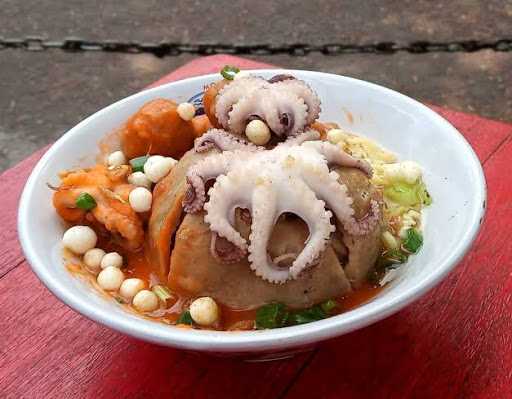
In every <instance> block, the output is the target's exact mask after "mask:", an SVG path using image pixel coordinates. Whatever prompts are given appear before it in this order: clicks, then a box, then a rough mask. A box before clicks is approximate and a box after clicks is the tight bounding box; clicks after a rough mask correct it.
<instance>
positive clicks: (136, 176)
mask: <svg viewBox="0 0 512 399" xmlns="http://www.w3.org/2000/svg"><path fill="white" fill-rule="evenodd" d="M128 183H130V184H133V185H134V186H137V187H145V188H147V189H148V190H149V189H150V188H151V180H149V179H148V177H147V176H146V175H145V174H144V173H143V172H133V173H132V174H131V175H130V176H128Z"/></svg>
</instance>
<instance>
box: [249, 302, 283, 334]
mask: <svg viewBox="0 0 512 399" xmlns="http://www.w3.org/2000/svg"><path fill="white" fill-rule="evenodd" d="M288 315H289V313H288V311H287V310H286V307H285V306H284V305H283V304H282V303H269V304H267V305H263V306H262V307H261V308H259V309H258V311H257V312H256V328H257V329H258V330H264V329H268V328H278V327H284V325H285V324H286V322H287V320H288Z"/></svg>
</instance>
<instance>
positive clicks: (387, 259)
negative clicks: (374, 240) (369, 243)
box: [377, 249, 407, 269]
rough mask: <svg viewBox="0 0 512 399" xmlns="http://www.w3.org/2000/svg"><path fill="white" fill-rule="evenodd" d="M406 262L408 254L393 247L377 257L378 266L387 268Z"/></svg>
mask: <svg viewBox="0 0 512 399" xmlns="http://www.w3.org/2000/svg"><path fill="white" fill-rule="evenodd" d="M405 262H407V254H404V253H403V252H402V251H401V250H400V249H391V250H389V251H385V252H383V253H382V254H381V255H380V257H379V259H377V268H378V269H385V268H387V267H389V266H392V265H398V264H400V263H405Z"/></svg>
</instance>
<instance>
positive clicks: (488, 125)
mask: <svg viewBox="0 0 512 399" xmlns="http://www.w3.org/2000/svg"><path fill="white" fill-rule="evenodd" d="M226 63H231V64H237V65H239V66H241V67H245V68H255V67H262V66H265V65H262V64H258V63H254V62H251V61H248V60H242V59H239V58H233V57H229V56H212V57H205V58H201V59H198V60H195V61H193V62H191V63H189V64H187V65H185V66H184V67H182V68H180V69H178V70H177V71H175V72H173V73H171V74H170V75H168V76H166V77H165V78H163V79H162V80H160V81H159V82H157V84H158V83H163V82H167V81H172V80H177V79H182V78H185V77H188V76H193V75H200V74H204V73H210V72H215V71H218V70H219V69H220V68H221V67H222V66H223V65H224V64H226ZM435 110H436V111H438V112H439V113H441V115H443V116H444V117H445V118H446V119H448V120H449V121H450V122H451V123H452V124H453V125H455V127H457V128H458V129H459V130H460V131H461V132H462V133H463V134H464V135H465V136H466V138H467V139H468V140H469V142H470V143H471V144H472V146H473V148H474V149H475V150H476V152H477V154H478V156H479V158H480V160H481V162H482V163H483V165H484V169H485V174H486V177H487V183H488V188H489V198H488V213H487V217H486V220H485V223H484V225H483V228H482V231H481V232H480V235H479V238H478V239H477V241H476V243H475V245H474V247H473V249H472V251H471V252H470V253H469V254H468V255H467V256H466V258H465V259H464V261H463V262H462V263H461V264H460V265H459V266H458V267H457V268H456V269H455V271H454V272H453V273H451V275H450V276H449V277H448V278H447V279H446V280H445V281H444V282H443V283H441V284H440V285H439V286H438V287H437V288H435V289H434V290H432V291H431V292H430V293H429V294H428V295H426V296H425V297H423V298H422V299H421V300H419V301H417V302H416V303H414V304H413V305H411V306H409V307H407V308H406V309H405V310H403V311H401V312H399V313H398V314H396V315H394V316H392V317H390V318H388V319H386V320H384V321H381V322H379V323H377V324H374V325H372V326H370V327H367V328H365V329H363V330H360V331H356V332H353V333H351V334H348V335H345V336H342V337H340V338H337V339H334V340H331V341H328V342H325V343H322V344H320V345H319V346H318V347H317V348H316V349H315V350H314V351H312V352H309V353H305V354H301V355H298V356H296V357H294V358H292V359H288V360H283V361H276V362H271V363H246V362H243V361H240V360H234V359H219V358H213V357H206V356H200V355H194V354H189V353H184V352H182V351H179V350H175V349H170V348H164V347H160V346H156V345H152V344H147V343H144V342H141V341H138V340H136V339H133V338H129V337H126V336H124V335H121V334H119V333H117V332H114V331H111V330H109V329H107V328H105V327H103V326H100V325H98V324H95V323H93V322H91V321H89V320H87V319H86V318H84V317H82V316H80V315H78V314H77V313H75V312H74V311H72V310H70V309H69V308H67V307H66V306H65V305H63V304H62V303H61V302H59V301H58V300H57V299H56V298H54V297H53V295H51V294H50V293H49V292H48V291H47V290H46V289H45V288H44V287H43V286H42V285H41V284H40V283H39V281H38V280H37V278H36V277H35V275H34V274H33V273H32V272H31V271H30V268H29V266H28V265H27V263H26V261H25V259H24V258H23V255H22V253H21V250H20V247H19V244H18V241H17V232H16V212H17V204H18V199H19V195H20V192H21V190H22V187H23V185H24V183H25V180H26V179H27V177H28V175H29V173H30V171H31V169H32V168H33V166H34V164H35V163H36V161H37V160H38V159H39V157H40V156H41V155H42V153H43V151H44V150H41V151H39V152H37V153H36V154H34V155H32V156H31V157H29V158H28V159H26V160H24V161H23V162H21V163H20V164H18V165H17V166H15V167H14V168H12V169H10V170H8V171H6V172H5V173H3V174H2V175H0V192H1V193H2V208H1V210H0V226H1V229H0V315H1V316H0V331H1V332H0V398H62V397H79V398H82V397H83V398H89V397H94V398H97V397H100V398H153V397H160V396H166V397H169V396H170V397H178V398H179V397H187V398H202V397H221V398H228V397H243V398H264V397H271V398H285V397H286V398H295V397H310V398H317V397H332V398H339V397H343V398H372V397H375V398H459V397H460V398H510V397H512V299H511V298H512V239H511V236H512V226H511V224H510V223H511V222H512V217H511V216H512V215H511V209H512V173H511V172H510V170H509V169H508V168H509V164H510V161H511V160H512V142H511V140H510V137H511V135H512V125H507V124H504V123H500V122H495V121H490V120H485V119H482V118H479V117H476V116H473V115H467V114H462V113H458V112H452V111H448V110H443V109H439V108H435Z"/></svg>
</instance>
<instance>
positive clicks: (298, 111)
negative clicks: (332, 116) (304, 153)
mask: <svg viewBox="0 0 512 399" xmlns="http://www.w3.org/2000/svg"><path fill="white" fill-rule="evenodd" d="M262 101H263V102H264V104H265V121H266V122H267V124H268V126H269V128H270V130H272V131H273V132H274V133H275V134H277V135H278V136H295V135H297V133H299V132H301V131H302V130H303V129H304V126H305V125H306V116H307V106H306V104H305V103H304V101H303V100H302V99H300V98H299V97H297V96H296V95H294V94H293V93H289V92H286V91H282V90H276V89H275V88H274V87H271V89H270V90H269V97H268V98H263V99H262Z"/></svg>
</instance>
